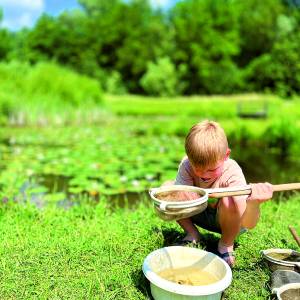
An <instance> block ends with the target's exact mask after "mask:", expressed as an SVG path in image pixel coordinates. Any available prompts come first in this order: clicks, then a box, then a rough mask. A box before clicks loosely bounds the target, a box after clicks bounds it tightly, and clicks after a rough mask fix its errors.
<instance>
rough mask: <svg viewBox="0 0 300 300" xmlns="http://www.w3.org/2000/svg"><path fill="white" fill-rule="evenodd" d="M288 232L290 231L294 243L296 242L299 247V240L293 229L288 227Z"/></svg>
mask: <svg viewBox="0 0 300 300" xmlns="http://www.w3.org/2000/svg"><path fill="white" fill-rule="evenodd" d="M289 230H290V232H291V234H292V236H293V237H294V239H295V241H296V242H297V244H298V246H299V247H300V238H299V236H298V234H297V232H296V230H295V228H294V227H292V226H289Z"/></svg>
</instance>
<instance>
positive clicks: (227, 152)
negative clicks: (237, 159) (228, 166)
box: [225, 148, 231, 160]
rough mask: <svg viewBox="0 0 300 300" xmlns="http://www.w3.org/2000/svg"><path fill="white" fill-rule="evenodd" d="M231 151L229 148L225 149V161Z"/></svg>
mask: <svg viewBox="0 0 300 300" xmlns="http://www.w3.org/2000/svg"><path fill="white" fill-rule="evenodd" d="M230 153H231V150H230V149H229V148H227V150H226V154H225V160H227V159H228V158H229V156H230Z"/></svg>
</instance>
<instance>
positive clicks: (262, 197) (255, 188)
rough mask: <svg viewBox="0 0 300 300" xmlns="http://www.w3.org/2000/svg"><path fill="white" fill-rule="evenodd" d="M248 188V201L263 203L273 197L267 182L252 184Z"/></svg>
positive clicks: (271, 188)
mask: <svg viewBox="0 0 300 300" xmlns="http://www.w3.org/2000/svg"><path fill="white" fill-rule="evenodd" d="M250 186H251V190H252V192H251V194H250V196H249V197H248V200H250V201H257V202H265V201H267V200H270V199H271V198H272V197H273V186H272V184H270V183H268V182H265V183H252V184H250Z"/></svg>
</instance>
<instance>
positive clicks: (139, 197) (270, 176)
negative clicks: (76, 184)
mask: <svg viewBox="0 0 300 300" xmlns="http://www.w3.org/2000/svg"><path fill="white" fill-rule="evenodd" d="M236 160H237V162H238V163H239V165H240V166H241V167H242V169H243V172H244V174H245V177H246V180H247V182H248V183H250V182H252V183H255V182H266V181H268V182H271V183H272V184H281V183H289V182H298V181H300V176H299V174H298V170H299V169H300V163H299V162H296V161H293V160H292V159H285V158H282V157H281V156H280V155H278V154H274V153H267V152H265V151H264V152H263V151H256V152H255V153H248V152H244V153H243V154H242V155H240V156H239V158H236ZM125 175H126V174H125ZM70 179H71V178H70V177H67V176H61V175H52V174H47V175H39V176H38V177H37V181H38V182H39V183H40V184H42V185H43V186H46V187H47V188H48V190H49V191H50V192H56V193H57V192H63V193H65V194H66V199H64V202H60V204H62V203H63V205H65V206H72V205H73V204H74V202H73V201H72V202H69V201H68V199H69V198H70V197H71V198H73V199H74V198H76V195H74V194H72V193H70V192H68V188H69V181H70ZM295 192H296V191H289V192H281V193H275V194H274V199H276V200H279V199H285V198H286V197H288V195H290V194H292V193H295ZM82 194H88V193H87V191H86V192H82V193H81V195H82ZM90 196H91V195H90ZM104 197H105V198H107V199H108V200H109V207H110V208H112V209H115V208H117V207H120V208H135V207H136V206H137V205H138V204H139V203H140V202H141V201H143V202H144V203H149V205H150V204H151V201H150V199H149V196H148V192H147V190H145V191H142V192H125V193H117V194H113V195H105V196H104ZM100 199H101V196H100V195H95V196H94V200H95V201H99V200H100ZM70 203H71V204H70Z"/></svg>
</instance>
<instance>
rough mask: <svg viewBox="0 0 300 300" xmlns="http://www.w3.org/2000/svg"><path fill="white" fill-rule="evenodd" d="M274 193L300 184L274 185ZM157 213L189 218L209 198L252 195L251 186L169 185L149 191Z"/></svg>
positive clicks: (163, 216) (198, 211) (205, 204)
mask: <svg viewBox="0 0 300 300" xmlns="http://www.w3.org/2000/svg"><path fill="white" fill-rule="evenodd" d="M272 188H273V191H274V192H276V191H287V190H295V189H300V183H288V184H277V185H272ZM149 194H150V197H151V199H152V201H153V204H154V209H155V212H156V213H157V214H158V216H159V217H160V218H161V219H163V220H165V221H171V220H180V219H183V218H189V217H191V216H193V215H196V214H198V213H200V212H202V211H204V210H205V209H206V207H207V201H208V198H222V197H229V196H239V195H250V194H251V185H245V186H238V187H226V188H213V189H203V188H199V187H195V186H189V185H167V186H162V187H159V188H152V189H150V191H149Z"/></svg>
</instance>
